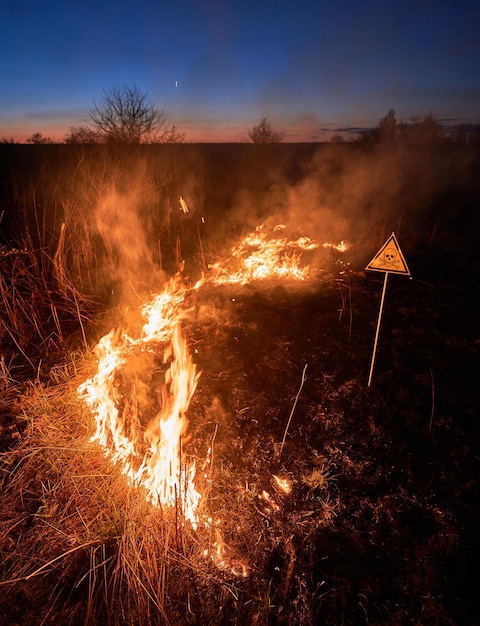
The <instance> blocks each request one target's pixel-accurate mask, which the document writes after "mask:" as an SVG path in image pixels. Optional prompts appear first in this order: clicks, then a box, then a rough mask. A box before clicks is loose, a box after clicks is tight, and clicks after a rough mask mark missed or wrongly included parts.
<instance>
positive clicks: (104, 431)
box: [78, 225, 346, 575]
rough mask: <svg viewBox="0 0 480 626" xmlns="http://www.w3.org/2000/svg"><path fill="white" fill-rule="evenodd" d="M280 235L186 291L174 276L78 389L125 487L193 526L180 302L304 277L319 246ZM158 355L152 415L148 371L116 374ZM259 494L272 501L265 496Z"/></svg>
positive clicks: (100, 348) (257, 237)
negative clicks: (306, 255) (145, 396)
mask: <svg viewBox="0 0 480 626" xmlns="http://www.w3.org/2000/svg"><path fill="white" fill-rule="evenodd" d="M284 230H285V226H283V225H279V226H277V227H276V228H275V229H274V234H273V235H272V236H270V237H269V236H267V235H266V234H265V232H264V229H263V226H259V227H258V228H256V229H255V230H254V231H253V232H251V233H249V234H248V235H247V236H246V237H245V238H244V239H243V240H242V241H241V242H240V243H239V244H238V245H237V246H235V247H234V248H233V249H232V253H231V256H230V258H229V259H227V261H226V262H225V263H220V262H219V263H215V264H214V265H212V266H210V269H211V274H210V275H209V276H208V277H207V278H205V277H204V278H203V279H202V280H200V281H198V282H197V283H196V284H195V285H194V286H193V287H192V288H190V289H189V288H187V287H186V286H185V285H184V284H183V282H182V280H181V276H180V272H179V273H178V274H177V275H176V276H174V277H173V278H172V279H170V281H168V282H167V283H166V285H165V286H164V288H163V290H162V291H161V293H159V294H158V295H155V296H153V298H152V299H151V301H150V302H148V303H147V304H145V306H144V307H143V309H142V311H141V312H142V317H143V320H144V323H143V326H142V328H141V330H140V332H139V334H138V336H136V337H134V336H131V334H129V333H128V332H126V331H125V330H123V329H116V330H115V329H114V330H112V331H110V332H109V333H108V334H106V335H105V336H104V337H103V338H102V339H101V340H100V341H99V343H98V345H97V346H96V348H95V353H96V356H97V358H98V369H97V373H96V374H95V375H94V376H93V377H92V378H90V379H88V380H87V381H85V382H84V383H83V384H82V385H80V387H79V388H78V392H79V395H80V397H81V398H83V399H84V401H85V402H86V404H87V405H88V406H89V407H90V408H91V410H92V414H93V416H94V419H95V433H94V434H93V436H92V438H91V439H92V441H94V442H97V443H98V444H100V446H101V447H102V448H103V449H104V452H105V455H106V456H107V457H108V458H109V459H110V460H111V461H112V462H114V463H116V464H118V465H119V466H120V467H121V470H122V472H123V473H124V474H125V475H126V476H127V477H128V480H129V481H130V482H131V484H132V485H134V486H139V487H142V488H144V489H145V491H146V495H147V499H148V501H149V502H151V503H152V504H153V505H155V506H161V507H163V506H165V507H180V508H181V510H182V512H183V515H184V518H185V519H186V520H188V521H190V522H191V524H192V526H193V527H194V528H196V527H197V524H198V514H197V508H198V505H199V502H200V499H201V495H200V493H199V492H198V491H197V489H196V487H195V474H196V468H195V463H194V462H193V461H192V462H189V461H188V459H187V457H186V455H185V453H184V450H183V448H182V441H183V440H184V439H185V435H186V433H187V429H188V419H187V411H188V408H189V405H190V401H191V399H192V396H193V394H194V393H195V390H196V387H197V383H198V379H199V376H200V374H199V373H198V372H197V371H196V365H195V364H194V362H193V360H192V357H191V355H190V352H189V350H188V346H187V342H186V339H185V337H184V335H183V332H182V322H183V321H184V319H185V317H186V315H187V311H186V309H185V298H186V295H187V293H189V292H190V291H191V290H198V289H200V288H201V286H202V285H203V284H205V283H213V284H215V285H222V284H226V283H234V284H240V285H245V284H247V283H248V282H250V281H255V280H262V279H266V278H283V279H289V280H291V279H296V280H306V279H307V278H308V274H309V267H308V266H303V267H302V266H301V265H300V257H301V253H302V252H304V251H307V250H314V249H316V248H317V247H318V244H317V243H316V242H315V241H313V240H312V239H310V238H309V237H299V238H297V239H294V240H289V239H288V238H287V237H285V236H282V235H279V236H277V234H278V233H279V232H280V231H284ZM325 245H326V246H329V247H334V246H333V244H325ZM344 246H346V244H344V242H342V243H341V244H339V247H336V249H337V250H340V251H341V250H344V249H346V247H344ZM159 352H160V353H161V354H162V358H163V363H162V367H163V370H164V372H163V379H162V380H160V382H157V383H155V385H156V387H155V389H154V391H155V393H156V405H155V407H154V408H155V410H153V411H152V410H151V403H150V404H148V403H147V404H146V403H145V402H142V399H141V393H140V389H142V388H143V387H148V386H149V385H150V384H152V382H151V381H152V380H153V379H152V376H151V371H150V370H151V369H153V367H152V368H149V367H147V368H146V370H147V372H148V375H149V376H150V378H148V376H147V378H148V380H147V381H145V380H143V379H141V375H140V373H139V372H137V371H133V373H132V374H131V375H130V377H131V378H132V379H133V382H131V381H130V385H125V381H124V380H123V378H122V375H123V370H124V369H126V368H127V367H128V365H129V362H130V361H133V369H134V370H135V368H136V366H137V364H138V362H139V360H142V359H144V360H145V359H146V360H147V364H148V363H151V364H153V363H154V361H155V359H157V357H158V355H159ZM148 359H150V361H148ZM122 381H123V382H122ZM142 386H143V387H142ZM150 391H151V390H150ZM146 407H147V409H148V410H146ZM274 478H275V484H276V487H277V488H279V489H280V490H281V491H283V492H284V493H287V494H288V493H289V490H290V488H291V486H290V484H289V482H288V481H287V480H286V479H281V478H279V477H276V476H275V477H274ZM263 497H264V499H265V500H266V501H268V502H269V503H270V504H271V505H273V504H274V503H273V502H272V501H271V498H270V496H269V494H267V492H264V495H263ZM275 506H276V505H275ZM207 525H208V524H207ZM220 537H221V535H220V533H219V531H218V535H217V542H216V549H217V554H216V557H215V558H216V560H217V561H218V562H219V563H223V566H225V564H226V562H227V561H226V560H225V559H224V557H223V556H222V555H223V552H224V547H223V545H222V542H221V539H220ZM231 563H232V562H231ZM231 563H230V565H231ZM233 567H234V569H235V567H239V568H240V571H241V575H245V571H246V570H245V566H244V565H242V566H241V567H240V566H239V565H238V563H235V564H234V566H233Z"/></svg>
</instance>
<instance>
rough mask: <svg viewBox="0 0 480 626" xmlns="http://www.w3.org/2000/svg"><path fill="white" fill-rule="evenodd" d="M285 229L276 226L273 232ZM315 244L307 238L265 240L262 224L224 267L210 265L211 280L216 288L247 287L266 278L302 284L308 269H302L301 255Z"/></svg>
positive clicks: (221, 265)
mask: <svg viewBox="0 0 480 626" xmlns="http://www.w3.org/2000/svg"><path fill="white" fill-rule="evenodd" d="M284 228H285V227H284V226H283V225H279V226H277V227H276V228H275V230H276V231H278V230H283V229H284ZM317 247H318V244H317V243H316V242H315V241H313V240H312V239H310V238H309V237H299V238H298V239H295V240H292V241H289V240H288V239H287V238H286V237H270V238H269V237H267V235H266V234H265V233H264V232H263V224H262V225H261V226H257V228H256V229H255V230H254V231H253V232H251V233H249V234H248V235H246V236H245V237H244V239H243V240H242V241H241V242H240V243H239V244H238V245H237V246H235V247H234V248H233V249H232V253H231V256H230V259H228V260H227V262H226V263H220V262H219V263H214V264H212V265H209V269H210V270H211V271H212V276H211V278H210V280H211V281H212V282H213V283H215V284H216V285H222V284H225V283H238V284H240V285H246V284H247V283H249V282H251V281H255V280H264V279H266V278H284V279H294V280H305V279H307V278H308V274H309V270H310V268H309V266H308V265H307V266H304V267H301V265H300V257H301V253H302V251H305V250H314V249H315V248H317Z"/></svg>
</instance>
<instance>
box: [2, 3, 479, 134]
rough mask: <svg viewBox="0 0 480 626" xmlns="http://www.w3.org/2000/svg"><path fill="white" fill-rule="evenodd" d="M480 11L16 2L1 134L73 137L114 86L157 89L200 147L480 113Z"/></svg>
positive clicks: (440, 6) (426, 6) (9, 9)
mask: <svg viewBox="0 0 480 626" xmlns="http://www.w3.org/2000/svg"><path fill="white" fill-rule="evenodd" d="M479 26H480V3H479V2H478V1H477V2H473V1H471V0H468V1H463V2H462V1H457V2H447V1H445V0H439V1H435V0H431V1H429V0H415V1H412V0H402V1H396V0H384V1H382V0H375V1H373V0H372V1H361V0H359V1H357V2H356V1H353V0H331V1H330V2H323V1H320V0H318V1H316V2H314V1H302V0H296V1H293V0H277V1H275V2H274V1H271V0H264V1H262V0H256V1H255V2H250V1H249V0H244V1H243V2H242V1H238V0H235V1H232V0H197V1H194V0H191V1H187V0H169V1H162V0H155V1H153V0H137V1H136V2H135V1H132V0H115V1H113V0H63V1H61V0H60V1H52V0H24V1H22V0H18V1H17V0H8V1H6V2H1V4H0V137H12V136H13V137H15V139H17V140H24V139H26V138H27V137H28V136H30V135H31V134H32V133H33V132H37V131H38V132H42V133H43V134H44V135H49V136H55V137H57V138H58V139H62V138H63V137H64V135H65V134H66V133H67V132H68V130H69V128H70V127H71V126H77V125H80V124H84V123H85V122H86V120H87V118H88V111H89V109H90V108H91V106H92V104H93V102H94V100H95V99H99V97H100V96H101V93H102V90H103V89H106V90H108V89H109V88H111V87H113V86H116V85H123V84H127V85H129V86H133V85H136V86H138V87H139V88H140V89H141V90H142V91H145V92H148V93H149V95H150V98H151V100H152V101H153V102H154V103H155V104H156V105H158V106H159V107H160V108H162V109H164V110H165V112H166V113H167V114H168V115H169V117H170V119H171V121H172V122H174V123H175V124H176V126H177V127H178V130H179V131H182V132H184V133H185V134H186V141H244V140H245V139H246V136H247V132H248V129H249V128H251V126H252V125H253V124H255V123H256V122H257V121H258V120H259V119H260V118H261V117H263V116H265V115H266V116H268V117H269V118H270V119H271V120H272V122H273V123H274V124H275V126H276V127H278V128H281V129H283V130H284V131H285V132H286V137H285V138H286V140H287V141H297V140H300V141H305V140H306V141H309V140H317V139H325V138H327V139H328V136H329V134H331V133H332V132H333V133H335V132H338V129H342V128H345V127H357V126H359V127H365V126H374V125H376V124H377V123H378V122H379V120H380V118H381V117H382V116H383V115H385V114H386V113H387V111H388V110H389V109H391V108H393V109H395V111H396V114H397V118H398V119H399V120H404V121H407V120H408V119H409V118H410V117H411V116H413V115H424V114H428V113H431V112H433V114H434V115H435V116H436V117H437V118H438V119H440V120H445V119H448V120H453V121H463V122H477V121H478V120H479V119H480V34H479Z"/></svg>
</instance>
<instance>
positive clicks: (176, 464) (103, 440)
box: [79, 276, 200, 527]
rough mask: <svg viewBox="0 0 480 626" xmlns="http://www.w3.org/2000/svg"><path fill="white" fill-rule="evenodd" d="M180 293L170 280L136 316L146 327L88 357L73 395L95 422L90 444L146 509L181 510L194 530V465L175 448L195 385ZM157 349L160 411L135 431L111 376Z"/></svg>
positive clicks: (114, 338)
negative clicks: (94, 366)
mask: <svg viewBox="0 0 480 626" xmlns="http://www.w3.org/2000/svg"><path fill="white" fill-rule="evenodd" d="M185 293H186V290H185V288H183V287H182V286H181V283H180V279H179V277H178V276H176V277H174V278H173V279H171V280H170V281H169V282H168V283H167V284H166V286H165V288H164V290H163V291H162V293H160V294H159V295H157V296H155V297H154V299H153V300H152V301H151V302H150V303H148V304H147V305H145V307H144V308H143V311H142V313H143V316H144V318H145V323H144V325H143V327H142V329H141V332H140V335H139V337H137V338H133V337H131V336H129V335H128V334H127V333H126V332H124V331H118V330H113V331H111V332H110V333H108V334H107V335H105V336H104V337H103V338H102V339H101V340H100V342H99V343H98V345H97V347H96V349H95V351H96V355H97V357H98V370H97V373H96V374H95V376H93V378H91V379H89V380H87V381H86V382H85V383H83V384H82V385H81V386H80V387H79V393H80V396H81V397H83V398H84V400H85V402H86V403H87V405H88V406H90V408H91V409H92V412H93V414H94V416H95V423H96V430H95V434H94V435H93V436H92V441H96V442H98V443H99V444H100V445H101V446H102V447H103V448H104V450H105V454H106V455H107V456H108V457H109V458H110V459H111V460H112V461H113V462H115V463H118V464H120V466H121V468H122V471H123V472H124V473H125V474H126V475H127V476H128V478H129V480H130V481H131V483H132V484H134V485H135V486H140V485H141V486H143V487H144V488H145V489H146V492H147V498H148V500H149V501H150V502H151V503H152V504H154V505H158V506H167V507H172V506H175V505H178V503H180V504H181V506H182V509H183V513H184V516H185V518H186V519H187V520H189V521H190V522H191V523H192V525H193V526H194V527H196V524H197V517H196V509H197V506H198V503H199V500H200V494H199V493H198V492H197V490H196V489H195V485H194V478H195V464H194V463H193V462H192V463H190V464H188V463H187V462H186V460H185V458H184V455H183V454H182V446H181V442H182V438H183V437H184V436H185V434H186V432H187V427H188V420H187V418H186V413H187V410H188V407H189V404H190V400H191V398H192V396H193V394H194V393H195V389H196V386H197V383H198V378H199V374H198V373H197V372H196V366H195V364H194V363H193V361H192V358H191V356H190V353H189V351H188V348H187V343H186V340H185V338H184V336H183V334H182V330H181V320H182V317H183V311H182V309H181V304H182V302H183V300H184V297H185ZM160 347H163V362H164V364H169V365H168V367H167V369H166V371H165V375H164V382H163V383H162V384H161V386H160V388H159V389H158V390H157V391H158V393H157V395H158V398H159V404H160V407H159V410H158V412H157V413H156V414H155V415H154V416H153V417H152V418H151V419H150V420H149V421H148V423H147V425H146V426H145V427H142V417H144V416H142V415H141V414H140V411H139V408H138V402H137V400H136V398H135V397H132V398H128V397H124V396H123V395H122V393H121V391H120V392H119V389H118V381H117V374H118V372H119V370H120V368H121V367H122V366H123V365H124V364H125V363H126V362H127V360H128V359H129V357H130V356H131V355H132V353H133V351H134V350H137V351H140V353H142V352H143V351H147V352H155V351H158V349H159V348H160ZM122 404H123V407H122V406H121V405H122Z"/></svg>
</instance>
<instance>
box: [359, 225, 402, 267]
mask: <svg viewBox="0 0 480 626" xmlns="http://www.w3.org/2000/svg"><path fill="white" fill-rule="evenodd" d="M365 269H366V270H373V271H375V272H391V273H392V274H404V275H405V276H410V270H409V269H408V266H407V263H406V261H405V259H404V257H403V254H402V251H401V250H400V246H399V245H398V241H397V238H396V237H395V233H392V234H391V236H390V237H389V238H388V239H387V241H386V242H385V243H384V244H383V246H382V247H381V248H380V250H379V251H378V252H377V254H376V255H375V256H374V257H373V259H372V260H371V261H370V263H369V264H368V265H367V267H366V268H365Z"/></svg>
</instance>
